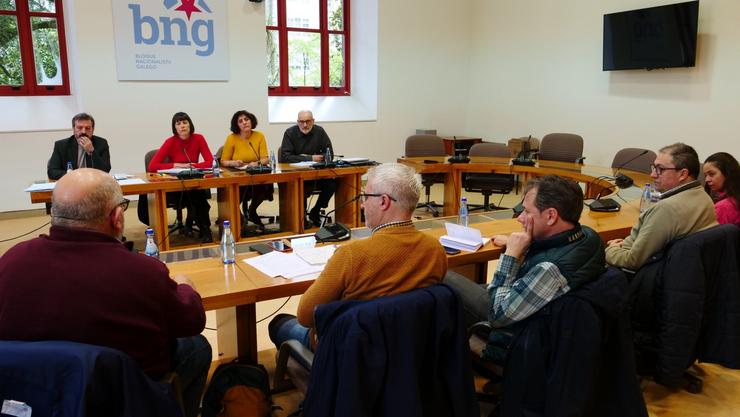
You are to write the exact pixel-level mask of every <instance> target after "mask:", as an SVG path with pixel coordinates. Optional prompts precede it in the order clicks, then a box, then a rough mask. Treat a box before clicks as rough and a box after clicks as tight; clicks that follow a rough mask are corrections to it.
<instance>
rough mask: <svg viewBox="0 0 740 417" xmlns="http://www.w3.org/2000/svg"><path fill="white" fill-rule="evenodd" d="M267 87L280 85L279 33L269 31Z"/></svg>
mask: <svg viewBox="0 0 740 417" xmlns="http://www.w3.org/2000/svg"><path fill="white" fill-rule="evenodd" d="M267 85H268V86H269V87H277V86H279V85H280V41H279V38H278V31H276V30H268V31H267Z"/></svg>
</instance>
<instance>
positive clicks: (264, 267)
mask: <svg viewBox="0 0 740 417" xmlns="http://www.w3.org/2000/svg"><path fill="white" fill-rule="evenodd" d="M244 262H246V263H248V264H249V265H252V266H253V267H255V268H257V269H258V270H259V271H260V272H262V273H264V274H265V275H267V276H270V277H278V276H283V277H285V278H299V277H305V276H307V275H309V274H316V273H319V272H321V271H323V270H324V265H311V264H309V263H308V262H306V261H304V260H303V259H301V258H300V257H299V256H298V255H296V254H295V253H283V252H278V251H272V252H270V253H266V254H264V255H260V256H255V257H254V258H249V259H245V260H244Z"/></svg>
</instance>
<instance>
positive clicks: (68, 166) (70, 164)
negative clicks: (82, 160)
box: [67, 161, 72, 174]
mask: <svg viewBox="0 0 740 417" xmlns="http://www.w3.org/2000/svg"><path fill="white" fill-rule="evenodd" d="M70 172H72V161H67V174H69V173H70Z"/></svg>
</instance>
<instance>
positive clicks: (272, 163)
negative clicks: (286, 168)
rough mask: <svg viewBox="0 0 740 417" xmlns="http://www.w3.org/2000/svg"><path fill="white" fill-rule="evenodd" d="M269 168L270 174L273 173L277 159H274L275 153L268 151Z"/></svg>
mask: <svg viewBox="0 0 740 417" xmlns="http://www.w3.org/2000/svg"><path fill="white" fill-rule="evenodd" d="M270 168H272V172H275V170H276V169H277V159H275V151H270Z"/></svg>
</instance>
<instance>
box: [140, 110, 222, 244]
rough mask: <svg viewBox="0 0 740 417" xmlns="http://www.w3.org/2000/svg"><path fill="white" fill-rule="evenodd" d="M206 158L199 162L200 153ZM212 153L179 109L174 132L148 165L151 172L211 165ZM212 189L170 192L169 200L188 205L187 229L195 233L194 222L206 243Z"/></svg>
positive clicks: (202, 240)
mask: <svg viewBox="0 0 740 417" xmlns="http://www.w3.org/2000/svg"><path fill="white" fill-rule="evenodd" d="M201 156H202V157H203V162H198V161H199V160H200V157H201ZM212 163H213V154H212V153H211V150H210V149H209V148H208V143H207V142H206V139H205V138H204V137H203V135H200V134H198V133H195V126H194V125H193V121H192V120H191V119H190V116H188V115H187V113H183V112H177V113H175V115H174V116H172V136H170V137H169V138H167V139H165V141H164V143H163V144H162V147H161V148H159V150H158V151H157V153H156V154H154V157H152V160H151V161H149V166H148V167H147V171H148V172H157V171H158V170H160V169H170V168H210V167H211V164H212ZM208 193H210V190H191V191H184V192H182V193H167V200H168V201H169V200H170V199H175V200H174V201H182V202H183V203H184V205H185V206H186V207H187V208H188V219H187V220H186V221H185V233H186V234H188V235H192V233H193V231H192V228H191V224H192V223H193V222H194V223H195V224H196V225H197V226H198V233H199V237H200V239H201V242H203V243H210V242H213V235H212V234H211V219H210V217H209V215H208V214H209V211H210V209H211V205H210V204H208V200H207V198H208Z"/></svg>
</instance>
